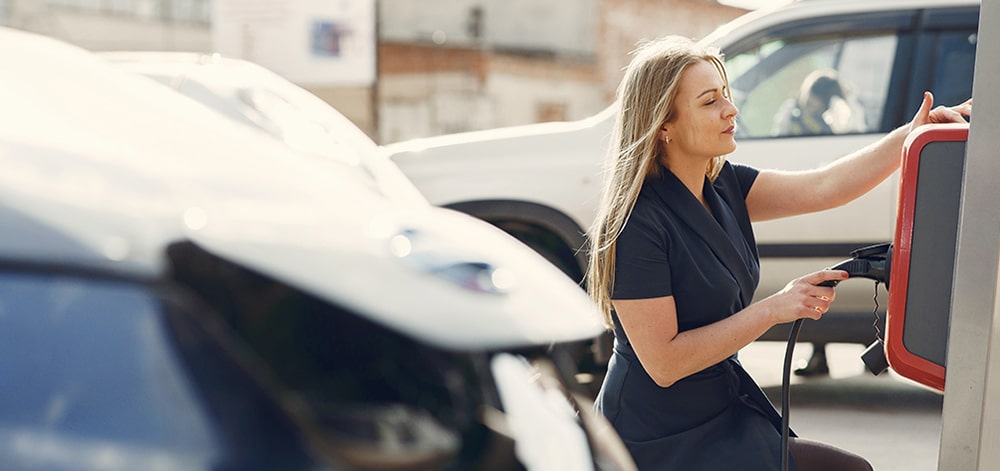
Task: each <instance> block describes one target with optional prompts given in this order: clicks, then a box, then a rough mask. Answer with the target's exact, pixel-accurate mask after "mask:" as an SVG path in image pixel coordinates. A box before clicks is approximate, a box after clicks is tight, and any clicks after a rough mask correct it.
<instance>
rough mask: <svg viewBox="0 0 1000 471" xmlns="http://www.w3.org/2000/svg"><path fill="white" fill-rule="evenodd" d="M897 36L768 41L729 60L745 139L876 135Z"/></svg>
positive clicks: (735, 99)
mask: <svg viewBox="0 0 1000 471" xmlns="http://www.w3.org/2000/svg"><path fill="white" fill-rule="evenodd" d="M896 45H897V38H896V36H895V35H894V34H874V35H864V36H851V37H830V36H824V37H820V38H796V39H788V38H782V39H770V40H767V41H765V42H762V43H761V44H759V45H757V46H756V47H752V48H750V49H749V50H746V51H745V52H741V53H737V54H734V55H732V56H731V57H727V59H726V67H727V70H728V71H729V73H730V78H729V79H730V85H731V87H732V90H733V99H734V102H735V104H736V106H737V107H739V109H740V115H739V117H738V118H737V119H738V132H739V135H740V136H741V137H748V138H774V137H795V136H815V135H823V134H854V133H869V132H878V131H879V127H880V123H881V120H882V114H883V111H884V107H885V101H886V94H887V92H888V88H889V79H890V76H891V73H892V64H893V57H894V56H895V54H896Z"/></svg>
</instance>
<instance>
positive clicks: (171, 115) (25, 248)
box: [0, 28, 602, 349]
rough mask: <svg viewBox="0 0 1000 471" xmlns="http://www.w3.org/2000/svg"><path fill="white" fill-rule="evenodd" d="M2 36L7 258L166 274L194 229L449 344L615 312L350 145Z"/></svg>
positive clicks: (204, 243)
mask: <svg viewBox="0 0 1000 471" xmlns="http://www.w3.org/2000/svg"><path fill="white" fill-rule="evenodd" d="M0 42H2V43H3V44H16V45H17V47H6V48H0V60H2V61H3V63H5V64H8V66H9V67H13V68H16V69H17V71H18V72H17V73H16V74H13V73H12V74H0V102H2V103H4V106H3V107H0V168H2V169H3V171H2V172H0V226H2V227H4V229H5V237H3V238H0V261H3V262H7V263H10V262H15V263H28V264H43V265H56V266H77V267H91V268H94V267H97V268H99V269H102V270H112V271H116V272H119V273H121V274H124V275H125V276H136V277H148V278H157V277H162V276H164V275H165V274H166V273H167V272H168V270H169V266H168V261H167V259H166V258H165V249H166V247H167V246H168V245H170V244H172V243H176V242H181V241H189V242H191V243H194V244H196V245H198V246H200V247H202V248H204V249H206V250H208V251H209V252H211V253H212V254H214V255H217V256H220V257H222V258H225V259H227V260H229V261H232V262H234V263H238V264H240V265H243V266H246V267H248V268H250V269H253V270H255V271H258V272H260V273H263V274H265V275H267V276H270V277H272V278H275V279H277V280H279V281H281V282H284V283H286V284H289V285H291V286H294V287H296V288H299V289H302V290H304V291H307V292H309V293H311V294H314V295H316V296H318V297H320V298H322V299H325V300H327V301H329V302H331V303H335V304H338V305H341V306H344V307H346V308H349V309H351V310H353V311H355V312H357V313H359V314H361V315H364V316H366V317H368V318H370V319H372V320H374V321H376V322H379V323H381V324H383V325H386V326H388V327H390V328H393V329H395V330H398V331H401V332H403V333H404V334H407V335H410V336H412V337H415V338H417V339H419V340H423V341H426V342H429V343H432V344H436V345H439V346H442V347H447V348H453V349H484V348H500V347H507V346H524V345H542V344H548V343H551V342H561V341H569V340H580V339H585V338H590V337H593V336H595V335H597V334H598V333H600V332H601V330H602V327H601V324H600V319H599V315H598V313H597V312H596V309H595V308H594V307H593V304H592V303H591V302H590V301H589V299H588V298H587V297H586V295H585V294H584V292H583V290H581V289H580V288H579V287H578V286H577V285H576V284H575V283H573V282H572V281H571V280H569V278H567V277H565V276H564V275H562V273H561V272H559V271H558V269H556V268H555V267H553V266H551V265H550V264H548V263H547V262H545V261H544V259H542V258H541V257H540V256H538V255H537V254H535V253H534V252H533V251H531V250H530V249H529V248H527V247H526V246H523V245H522V244H520V243H518V242H516V241H515V240H514V239H512V238H510V237H509V236H507V235H506V234H504V233H502V232H501V231H499V230H498V229H495V228H493V227H492V226H489V225H487V224H486V223H483V222H480V221H478V220H474V219H472V218H471V217H468V216H464V215H460V214H457V213H455V212H452V211H447V210H443V209H437V208H432V207H431V206H429V205H426V204H416V205H408V206H401V205H397V204H394V203H393V202H392V201H391V200H389V199H388V198H385V197H384V196H382V195H381V194H380V193H379V192H378V191H376V190H375V189H373V188H372V187H371V185H370V184H369V183H366V182H365V181H364V179H363V175H361V174H359V172H357V171H356V169H352V168H351V167H350V166H348V165H345V164H344V163H342V162H338V161H334V160H330V159H323V158H318V157H315V156H311V155H307V154H301V153H296V152H294V151H292V150H290V149H289V148H288V147H286V146H284V145H281V144H280V143H279V142H278V141H276V140H274V139H270V138H267V137H265V136H264V135H262V134H260V133H255V132H251V131H250V130H249V129H247V128H246V127H242V126H237V125H235V124H233V123H232V122H231V121H230V120H227V119H225V118H223V117H222V116H221V115H219V114H218V113H215V112H212V111H211V110H209V109H208V108H205V107H204V106H202V105H200V104H198V103H196V102H194V101H192V100H188V99H186V98H184V97H182V96H180V95H179V94H176V93H174V92H172V91H170V90H168V89H167V88H165V87H162V86H161V85H159V84H156V83H154V82H153V81H150V80H147V79H144V78H142V77H137V76H135V75H133V74H129V73H127V72H124V71H121V70H118V69H116V68H114V67H112V66H110V65H109V64H108V63H107V62H106V61H102V60H100V59H99V58H97V57H96V56H94V55H93V54H91V53H88V52H87V51H84V50H82V49H79V48H77V47H74V46H70V45H68V44H65V43H62V42H59V41H56V40H53V39H50V38H46V37H43V36H39V35H34V34H30V33H24V32H20V31H16V30H11V29H3V28H0ZM463 270H464V271H463ZM470 274H471V275H470ZM484 274H485V275H491V276H492V278H491V279H488V280H482V279H481V278H482V276H481V275H484ZM449 277H451V278H450V279H451V281H449ZM470 280H471V281H476V282H478V283H479V285H481V286H479V287H478V288H477V287H472V288H470V287H468V286H461V285H460V282H467V281H470ZM483 286H485V287H486V288H490V289H492V290H493V291H495V292H488V291H490V289H485V290H484V289H481V288H482V287H483Z"/></svg>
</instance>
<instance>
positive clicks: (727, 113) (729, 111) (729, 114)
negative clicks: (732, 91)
mask: <svg viewBox="0 0 1000 471" xmlns="http://www.w3.org/2000/svg"><path fill="white" fill-rule="evenodd" d="M726 103H728V104H729V106H726V107H725V108H724V110H723V113H724V117H725V118H726V119H730V118H734V117H736V115H738V114H740V109H739V108H737V107H736V105H734V104H733V102H731V101H729V100H726Z"/></svg>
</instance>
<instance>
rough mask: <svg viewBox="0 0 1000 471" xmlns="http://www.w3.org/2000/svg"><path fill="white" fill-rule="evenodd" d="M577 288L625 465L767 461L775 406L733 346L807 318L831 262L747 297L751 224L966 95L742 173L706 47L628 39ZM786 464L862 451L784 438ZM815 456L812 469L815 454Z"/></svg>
mask: <svg viewBox="0 0 1000 471" xmlns="http://www.w3.org/2000/svg"><path fill="white" fill-rule="evenodd" d="M618 102H619V105H620V107H621V108H620V112H619V116H618V119H617V122H616V126H615V137H614V143H615V146H614V149H613V151H612V153H611V155H610V161H609V165H608V168H607V175H606V182H605V183H606V185H605V189H604V194H603V200H602V201H603V202H602V205H601V208H600V210H599V214H598V217H597V220H596V221H595V225H594V227H593V228H592V230H591V234H590V238H591V244H592V248H593V250H592V253H591V260H590V267H589V269H588V285H589V286H588V287H589V290H590V292H591V295H592V297H593V298H594V300H595V301H596V302H597V304H598V305H599V306H600V307H601V308H602V309H603V310H604V312H605V314H606V315H607V319H606V320H607V324H608V327H609V328H610V329H613V330H614V334H615V348H614V355H613V357H612V360H611V363H610V365H609V368H608V373H607V376H606V377H605V380H604V383H603V385H602V388H601V392H600V394H599V396H598V399H597V408H598V410H599V411H600V412H601V413H602V414H604V415H605V416H606V417H607V418H608V420H609V421H610V422H611V423H612V424H613V425H614V426H615V429H616V430H617V431H618V433H619V435H620V436H621V438H622V439H623V440H624V441H625V443H626V445H627V446H628V448H629V451H630V452H631V453H632V456H633V458H634V459H635V461H636V463H637V464H638V465H639V468H640V469H643V470H647V469H657V470H659V469H677V470H716V469H719V470H732V469H741V470H758V469H760V470H765V469H778V468H779V464H780V456H779V455H780V437H781V434H780V432H779V426H780V423H781V420H780V417H779V415H778V413H777V411H775V409H774V407H773V406H772V405H771V403H770V402H769V401H768V400H767V398H766V397H765V396H764V394H763V393H762V392H761V390H760V388H759V387H758V386H757V384H756V383H755V382H754V381H753V380H752V379H751V378H750V376H749V375H747V373H746V371H744V369H743V368H742V367H741V366H740V364H739V361H738V360H737V359H736V353H737V352H738V351H739V350H740V349H741V348H743V347H745V346H746V345H748V344H749V343H750V342H752V341H754V340H755V339H757V338H758V337H759V336H760V335H761V334H763V333H764V332H765V331H766V330H768V329H769V328H770V327H772V326H774V325H776V324H781V323H786V322H791V321H794V320H796V319H800V318H809V319H818V318H819V317H820V316H822V315H823V313H824V312H826V311H827V310H828V309H829V307H830V303H831V302H832V301H833V299H834V290H833V288H828V287H822V286H817V284H819V283H820V282H823V281H826V280H842V279H844V278H846V277H847V273H846V272H843V271H839V270H838V271H834V270H822V271H817V272H814V273H810V274H808V275H805V276H803V277H801V278H798V279H796V280H793V281H792V282H790V283H789V284H788V285H787V286H786V287H785V288H784V289H783V290H782V291H780V292H778V293H775V294H774V295H772V296H770V297H768V298H766V299H764V300H761V301H759V302H757V303H754V304H750V300H751V299H752V298H753V294H754V289H755V288H756V285H757V281H758V268H759V265H758V259H757V249H756V245H755V241H754V235H753V231H752V228H751V225H750V223H751V221H764V220H768V219H775V218H780V217H786V216H793V215H796V214H802V213H808V212H813V211H820V210H823V209H828V208H833V207H836V206H840V205H842V204H845V203H847V202H849V201H851V200H853V199H854V198H857V197H858V196H860V195H862V194H864V193H865V192H867V191H868V190H870V189H871V188H873V187H874V186H875V185H877V184H878V183H879V182H881V181H882V180H884V179H885V178H886V177H888V176H889V175H890V174H891V173H892V172H893V171H894V170H895V169H896V168H898V166H899V165H900V155H901V148H902V143H903V140H904V138H905V137H906V135H907V134H908V133H909V132H911V131H912V130H913V129H915V128H916V127H917V126H919V125H921V124H925V123H932V122H946V121H949V122H951V121H960V120H963V118H962V114H965V115H968V114H969V113H970V112H971V101H969V102H966V103H964V104H962V105H960V106H956V107H953V108H944V107H938V108H937V109H934V110H933V111H932V110H931V105H932V102H933V98H932V97H931V96H930V94H929V93H925V95H924V101H923V103H922V105H921V107H920V110H919V111H918V112H917V114H916V117H915V118H914V120H913V121H912V122H911V123H910V124H909V125H906V126H903V127H901V128H899V129H897V130H895V131H893V132H891V133H890V134H889V135H888V136H886V137H885V138H883V139H882V140H880V141H878V142H877V143H875V144H873V145H872V146H869V147H867V148H865V149H862V150H860V151H857V152H855V153H853V154H850V155H848V156H845V157H843V158H841V159H839V160H837V161H835V162H834V163H832V164H830V165H828V166H826V167H823V168H821V169H816V170H812V171H803V172H783V171H776V170H757V169H754V168H751V167H747V166H742V165H735V164H731V163H729V162H727V161H726V160H725V157H724V156H725V155H726V154H729V153H731V152H733V151H734V150H735V149H736V143H735V141H734V138H733V137H734V131H735V117H736V114H737V112H738V110H737V109H736V107H735V106H733V104H732V103H731V102H730V95H729V84H728V80H727V77H726V71H725V68H724V66H723V63H722V61H721V58H720V56H719V54H718V52H717V51H715V50H713V49H706V48H703V47H701V46H698V45H697V44H696V43H694V42H692V41H690V40H687V39H684V38H680V37H668V38H664V39H661V40H657V41H653V42H650V43H647V44H645V45H643V46H642V47H640V48H639V49H638V50H637V51H636V53H635V55H634V57H633V60H632V62H631V63H630V65H629V66H628V68H627V70H626V73H625V77H624V79H623V80H622V83H621V85H620V87H619V90H618ZM790 449H791V452H792V456H793V458H794V459H793V460H792V461H793V463H792V465H793V466H792V467H791V468H792V469H796V467H795V466H796V465H797V469H798V470H799V471H807V470H815V469H839V470H853V469H863V470H868V469H871V466H870V465H869V464H868V462H867V461H865V460H864V459H863V458H861V457H858V456H856V455H853V454H850V453H847V452H845V451H842V450H838V449H836V448H833V447H829V446H826V445H823V444H820V443H816V442H809V441H806V440H803V439H799V438H795V439H794V441H793V442H792V443H791V446H790ZM821 465H822V466H821ZM823 466H826V467H823Z"/></svg>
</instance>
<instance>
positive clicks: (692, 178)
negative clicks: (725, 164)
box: [663, 159, 708, 208]
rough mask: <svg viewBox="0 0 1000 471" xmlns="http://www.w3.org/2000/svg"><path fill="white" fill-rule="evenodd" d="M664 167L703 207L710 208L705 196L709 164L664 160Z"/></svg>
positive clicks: (688, 160)
mask: <svg viewBox="0 0 1000 471" xmlns="http://www.w3.org/2000/svg"><path fill="white" fill-rule="evenodd" d="M663 166H664V167H666V168H668V169H669V170H670V172H671V173H673V174H674V176H676V177H677V179H678V180H680V181H681V183H682V184H683V185H684V186H685V187H686V188H687V189H688V191H690V192H691V194H692V195H694V197H695V198H697V199H698V201H700V202H701V204H702V205H704V206H705V207H706V208H707V207H708V204H707V203H706V202H705V196H704V191H705V169H706V168H707V167H708V162H701V163H699V162H698V161H697V159H664V161H663Z"/></svg>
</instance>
